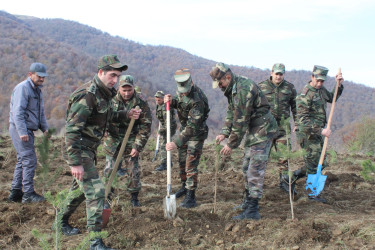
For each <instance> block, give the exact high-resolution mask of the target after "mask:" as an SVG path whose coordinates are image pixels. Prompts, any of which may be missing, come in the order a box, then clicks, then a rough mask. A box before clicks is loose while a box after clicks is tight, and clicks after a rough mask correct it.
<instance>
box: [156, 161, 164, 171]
mask: <svg viewBox="0 0 375 250" xmlns="http://www.w3.org/2000/svg"><path fill="white" fill-rule="evenodd" d="M165 170H167V163H165V162H164V163H162V164H160V166H159V167H157V168H155V171H165Z"/></svg>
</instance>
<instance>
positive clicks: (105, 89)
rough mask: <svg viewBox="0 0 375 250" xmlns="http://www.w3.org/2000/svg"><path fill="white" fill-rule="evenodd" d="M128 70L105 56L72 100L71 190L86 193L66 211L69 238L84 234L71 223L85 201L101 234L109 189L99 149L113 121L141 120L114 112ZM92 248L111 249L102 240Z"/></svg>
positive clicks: (64, 221) (132, 114)
mask: <svg viewBox="0 0 375 250" xmlns="http://www.w3.org/2000/svg"><path fill="white" fill-rule="evenodd" d="M127 68H128V66H127V65H125V64H122V63H120V61H119V59H118V57H117V56H116V55H106V56H103V57H101V58H100V59H99V62H98V73H97V74H96V75H95V77H94V78H93V79H92V80H91V81H89V82H88V83H86V84H84V85H82V86H81V87H79V88H78V89H77V90H76V91H74V92H73V93H72V94H71V96H70V98H69V105H68V110H67V117H66V126H65V130H66V134H65V144H66V153H67V155H66V156H67V161H68V164H69V166H70V168H71V173H72V175H73V177H74V180H73V186H72V188H71V189H72V190H75V189H77V188H80V189H81V190H82V191H83V194H81V195H79V196H78V197H76V198H74V199H72V200H71V201H70V202H69V203H68V204H67V207H65V208H64V209H63V217H62V232H63V233H64V234H65V235H75V234H79V233H80V231H79V229H78V228H73V227H71V226H70V225H69V224H68V219H69V217H70V216H71V214H72V213H73V212H74V211H75V210H76V208H77V207H78V206H79V204H80V203H82V202H83V201H84V200H85V199H86V214H87V229H88V231H94V232H99V231H101V228H102V211H103V204H104V191H105V190H104V185H103V183H102V181H101V180H100V178H99V174H98V171H97V169H96V167H95V163H96V150H97V147H98V146H99V144H100V142H101V139H102V138H103V136H104V132H105V130H106V127H107V124H108V122H109V121H110V120H112V119H113V120H126V121H128V120H130V118H131V117H133V118H135V119H138V117H139V113H140V112H139V111H136V110H130V111H127V110H124V111H122V112H116V113H114V112H112V107H111V99H112V97H114V96H115V94H116V90H115V89H114V86H115V84H116V83H117V81H118V78H119V77H120V75H121V72H122V71H125V70H126V69H127ZM90 247H91V248H93V249H107V247H106V246H105V245H104V243H103V241H102V240H101V239H100V238H95V239H93V240H91V246H90Z"/></svg>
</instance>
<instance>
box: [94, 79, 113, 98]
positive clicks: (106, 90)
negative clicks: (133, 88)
mask: <svg viewBox="0 0 375 250" xmlns="http://www.w3.org/2000/svg"><path fill="white" fill-rule="evenodd" d="M94 83H95V84H96V86H98V89H99V91H100V92H101V93H102V94H103V95H104V96H105V97H106V98H107V99H112V98H113V97H114V96H116V93H117V91H116V89H115V88H111V89H109V88H107V87H106V86H105V85H104V83H103V82H102V81H101V80H100V79H99V77H98V75H95V77H94Z"/></svg>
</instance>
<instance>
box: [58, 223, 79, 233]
mask: <svg viewBox="0 0 375 250" xmlns="http://www.w3.org/2000/svg"><path fill="white" fill-rule="evenodd" d="M61 232H62V233H63V234H64V235H66V236H72V235H77V234H80V233H81V231H80V230H79V229H78V228H76V227H72V226H71V225H69V223H68V222H61Z"/></svg>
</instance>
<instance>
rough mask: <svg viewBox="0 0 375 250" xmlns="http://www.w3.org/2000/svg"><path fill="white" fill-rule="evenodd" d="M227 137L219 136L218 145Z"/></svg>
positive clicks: (217, 137)
mask: <svg viewBox="0 0 375 250" xmlns="http://www.w3.org/2000/svg"><path fill="white" fill-rule="evenodd" d="M224 139H225V135H218V136H216V144H220V142H222V141H224Z"/></svg>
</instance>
